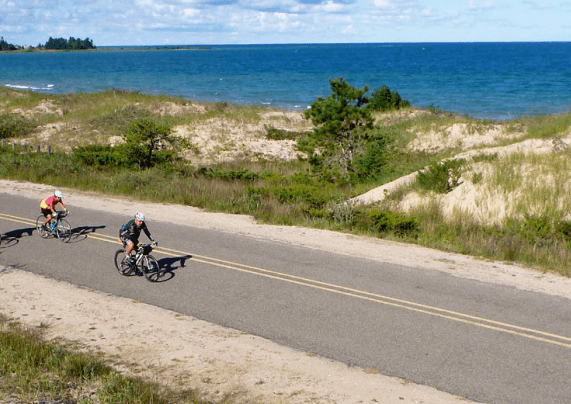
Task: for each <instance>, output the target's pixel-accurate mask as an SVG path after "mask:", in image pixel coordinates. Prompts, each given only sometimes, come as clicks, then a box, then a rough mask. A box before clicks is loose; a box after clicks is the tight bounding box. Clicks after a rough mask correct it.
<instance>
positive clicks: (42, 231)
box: [36, 215, 50, 238]
mask: <svg viewBox="0 0 571 404" xmlns="http://www.w3.org/2000/svg"><path fill="white" fill-rule="evenodd" d="M45 220H46V218H45V216H44V215H40V216H38V218H37V219H36V230H37V231H38V234H39V236H40V237H41V238H48V237H49V236H50V232H49V231H48V229H46V228H45V227H44V221H45Z"/></svg>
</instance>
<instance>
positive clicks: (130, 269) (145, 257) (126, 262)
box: [115, 242, 166, 282]
mask: <svg viewBox="0 0 571 404" xmlns="http://www.w3.org/2000/svg"><path fill="white" fill-rule="evenodd" d="M156 246H157V243H155V242H153V243H150V244H141V243H139V244H138V245H137V251H136V252H135V250H133V251H131V255H130V256H128V255H127V250H126V249H125V247H126V244H125V243H123V248H121V249H119V250H117V251H116V252H115V267H116V268H117V270H118V271H119V273H120V274H121V275H125V276H129V275H132V274H142V275H145V278H147V280H148V281H150V282H158V281H159V280H161V279H162V278H163V277H164V276H165V273H166V269H165V268H161V267H160V265H159V263H158V261H157V259H156V258H155V257H153V256H152V255H151V251H153V248H154V247H156Z"/></svg>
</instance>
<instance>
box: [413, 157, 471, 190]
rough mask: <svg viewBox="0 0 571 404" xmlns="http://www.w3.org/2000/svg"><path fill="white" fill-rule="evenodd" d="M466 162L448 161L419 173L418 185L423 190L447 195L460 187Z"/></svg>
mask: <svg viewBox="0 0 571 404" xmlns="http://www.w3.org/2000/svg"><path fill="white" fill-rule="evenodd" d="M465 163H466V160H463V159H460V160H446V161H444V162H438V163H434V164H432V165H430V166H429V167H428V168H427V169H426V170H423V171H421V172H419V174H418V176H417V177H416V183H417V184H418V186H419V187H420V188H421V189H424V190H427V191H434V192H438V193H446V192H450V191H452V190H453V189H454V188H456V187H457V186H458V185H459V179H460V173H461V170H462V166H463V165H464V164H465Z"/></svg>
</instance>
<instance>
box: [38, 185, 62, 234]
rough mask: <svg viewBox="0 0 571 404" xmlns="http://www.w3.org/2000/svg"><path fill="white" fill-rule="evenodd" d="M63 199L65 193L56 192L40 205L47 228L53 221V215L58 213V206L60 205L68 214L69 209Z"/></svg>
mask: <svg viewBox="0 0 571 404" xmlns="http://www.w3.org/2000/svg"><path fill="white" fill-rule="evenodd" d="M62 199H63V192H61V191H60V190H56V191H55V192H54V194H53V196H50V197H48V198H46V199H44V200H43V201H42V202H41V203H40V209H41V210H42V213H43V214H44V216H45V217H46V220H45V222H44V226H47V225H48V223H49V222H50V220H52V217H53V215H54V214H55V213H56V205H57V204H58V203H59V204H60V205H61V207H62V208H63V209H64V210H65V211H66V212H67V208H66V207H65V205H64V204H63V200H62Z"/></svg>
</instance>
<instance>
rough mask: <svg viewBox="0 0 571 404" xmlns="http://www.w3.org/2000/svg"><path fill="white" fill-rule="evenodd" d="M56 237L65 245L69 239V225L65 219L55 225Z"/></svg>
mask: <svg viewBox="0 0 571 404" xmlns="http://www.w3.org/2000/svg"><path fill="white" fill-rule="evenodd" d="M56 235H57V238H59V239H60V240H61V241H62V242H64V243H67V242H68V241H69V240H70V239H71V225H70V224H69V223H68V221H67V220H65V219H59V220H58V221H57V225H56Z"/></svg>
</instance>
